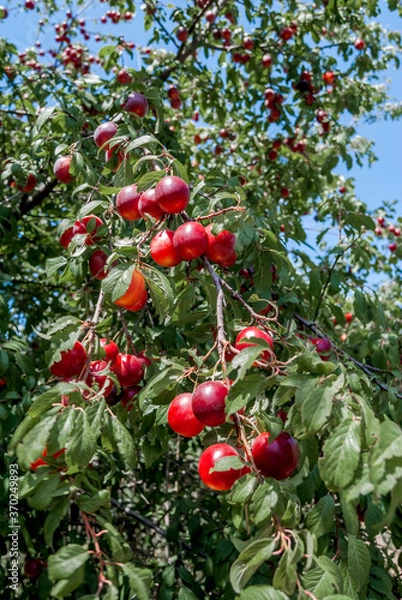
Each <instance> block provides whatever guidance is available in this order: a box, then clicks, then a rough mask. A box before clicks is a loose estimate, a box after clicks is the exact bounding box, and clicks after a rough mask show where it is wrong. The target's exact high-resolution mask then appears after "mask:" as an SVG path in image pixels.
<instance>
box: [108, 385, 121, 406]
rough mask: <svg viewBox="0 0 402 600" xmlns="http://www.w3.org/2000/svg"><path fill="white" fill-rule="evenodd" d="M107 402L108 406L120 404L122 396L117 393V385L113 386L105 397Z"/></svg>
mask: <svg viewBox="0 0 402 600" xmlns="http://www.w3.org/2000/svg"><path fill="white" fill-rule="evenodd" d="M105 401H106V404H107V405H108V406H115V405H116V404H118V403H119V402H120V394H119V393H118V392H117V387H116V386H115V385H113V386H112V389H111V390H110V392H109V393H108V395H107V396H106V395H105Z"/></svg>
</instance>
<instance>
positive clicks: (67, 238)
mask: <svg viewBox="0 0 402 600" xmlns="http://www.w3.org/2000/svg"><path fill="white" fill-rule="evenodd" d="M73 229H74V228H73V227H68V228H67V229H66V230H65V231H63V233H62V234H61V236H60V244H61V245H62V246H63V248H66V249H67V248H68V247H69V245H70V242H71V240H72V239H73V237H74V234H73Z"/></svg>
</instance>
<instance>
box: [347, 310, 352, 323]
mask: <svg viewBox="0 0 402 600" xmlns="http://www.w3.org/2000/svg"><path fill="white" fill-rule="evenodd" d="M345 320H346V322H347V323H351V322H352V321H353V314H352V313H351V312H347V313H345Z"/></svg>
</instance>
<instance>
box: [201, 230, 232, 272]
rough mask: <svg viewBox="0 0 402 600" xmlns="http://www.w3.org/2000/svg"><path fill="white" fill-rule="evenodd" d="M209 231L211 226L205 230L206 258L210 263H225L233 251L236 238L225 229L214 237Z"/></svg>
mask: <svg viewBox="0 0 402 600" xmlns="http://www.w3.org/2000/svg"><path fill="white" fill-rule="evenodd" d="M211 230H212V224H211V225H208V227H206V228H205V231H206V232H207V236H208V248H207V251H206V256H207V258H208V260H210V261H211V262H215V263H218V264H220V263H222V262H225V261H226V260H227V259H228V258H229V256H231V255H232V254H233V252H234V251H235V247H236V236H235V234H234V233H230V231H228V230H227V229H224V230H223V231H220V232H219V233H218V234H217V235H214V234H213V233H212V231H211Z"/></svg>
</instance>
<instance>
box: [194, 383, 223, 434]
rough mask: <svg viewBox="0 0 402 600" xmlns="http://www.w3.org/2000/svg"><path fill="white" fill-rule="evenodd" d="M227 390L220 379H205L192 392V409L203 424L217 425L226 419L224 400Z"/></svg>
mask: <svg viewBox="0 0 402 600" xmlns="http://www.w3.org/2000/svg"><path fill="white" fill-rule="evenodd" d="M228 393H229V390H228V388H227V387H226V385H225V384H224V383H223V382H222V381H205V382H204V383H201V384H200V385H199V386H198V387H196V389H195V391H194V393H193V400H192V409H193V413H194V416H195V418H196V419H198V421H201V423H203V424H204V425H209V426H210V427H219V425H223V423H225V421H226V413H225V400H226V396H227V395H228Z"/></svg>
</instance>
